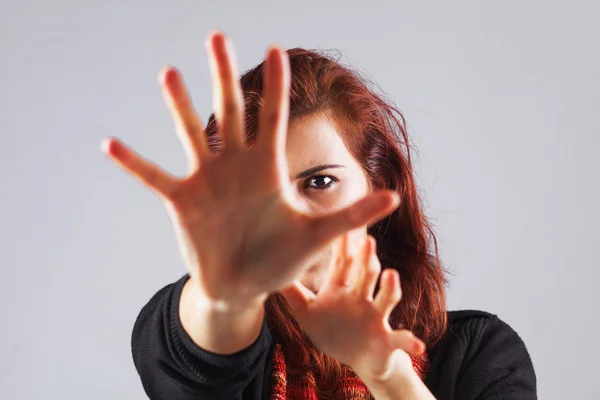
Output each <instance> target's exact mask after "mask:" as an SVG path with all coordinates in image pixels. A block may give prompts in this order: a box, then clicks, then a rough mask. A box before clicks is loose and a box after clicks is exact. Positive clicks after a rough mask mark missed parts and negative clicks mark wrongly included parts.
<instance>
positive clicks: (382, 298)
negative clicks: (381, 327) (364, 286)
mask: <svg viewBox="0 0 600 400" xmlns="http://www.w3.org/2000/svg"><path fill="white" fill-rule="evenodd" d="M380 279H381V284H380V288H379V292H377V296H375V299H374V300H373V303H374V304H375V307H376V308H377V309H378V310H379V313H380V314H381V315H382V316H383V320H384V321H387V320H388V319H389V318H390V314H391V313H392V311H393V310H394V307H396V305H397V304H398V302H399V301H400V299H401V298H402V290H401V288H400V276H399V274H398V271H396V270H395V269H393V268H386V269H385V270H384V271H383V272H382V273H381V278H380Z"/></svg>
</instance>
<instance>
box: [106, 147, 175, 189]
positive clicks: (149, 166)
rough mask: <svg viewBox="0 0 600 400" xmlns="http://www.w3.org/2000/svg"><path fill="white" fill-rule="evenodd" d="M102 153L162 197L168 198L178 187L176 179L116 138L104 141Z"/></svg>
mask: <svg viewBox="0 0 600 400" xmlns="http://www.w3.org/2000/svg"><path fill="white" fill-rule="evenodd" d="M102 151H103V152H104V153H105V154H106V155H107V156H109V157H110V158H111V159H112V160H113V161H114V162H115V163H116V164H117V165H118V166H119V167H121V169H123V170H124V171H125V172H128V173H129V174H131V175H133V176H134V177H135V178H136V179H138V180H139V181H140V182H142V184H144V185H145V186H147V187H148V188H150V189H152V190H153V191H155V192H157V193H158V194H159V195H161V196H163V197H166V198H170V197H171V196H172V194H173V193H174V192H175V188H176V187H177V186H178V185H179V180H178V179H177V178H175V177H174V176H172V175H171V174H169V173H168V172H166V171H163V170H162V169H161V168H160V167H158V166H157V165H156V164H154V163H152V162H150V161H147V160H145V159H144V158H142V157H141V156H140V155H138V154H136V153H135V152H134V151H133V150H132V149H130V148H129V147H127V146H126V145H125V144H123V143H121V141H120V140H118V139H116V138H108V139H104V140H103V141H102Z"/></svg>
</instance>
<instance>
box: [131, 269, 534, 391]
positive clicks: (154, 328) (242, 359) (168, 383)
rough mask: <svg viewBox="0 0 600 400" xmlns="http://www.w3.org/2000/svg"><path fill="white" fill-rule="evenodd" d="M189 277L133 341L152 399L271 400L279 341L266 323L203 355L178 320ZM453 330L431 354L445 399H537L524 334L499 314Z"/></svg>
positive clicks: (463, 321) (470, 315) (141, 321)
mask: <svg viewBox="0 0 600 400" xmlns="http://www.w3.org/2000/svg"><path fill="white" fill-rule="evenodd" d="M187 279H188V276H187V275H186V276H184V277H183V278H181V279H180V280H178V281H177V282H175V283H172V284H170V285H167V286H166V287H164V288H163V289H161V290H160V291H158V293H156V294H155V295H154V296H153V297H152V298H151V299H150V301H149V302H148V304H146V305H145V306H144V308H143V309H142V311H141V312H140V314H139V316H138V318H137V320H136V322H135V325H134V327H133V333H132V338H131V347H132V354H133V361H134V364H135V367H136V368H137V371H138V373H139V375H140V378H141V380H142V385H143V387H144V390H145V391H146V394H147V395H148V397H149V398H150V399H152V400H192V399H193V400H199V399H224V400H225V399H226V400H233V399H235V400H259V399H265V400H266V399H269V396H270V389H271V386H270V375H271V355H272V351H273V346H274V343H273V340H272V337H271V335H270V333H269V329H268V327H267V322H266V319H265V320H264V322H263V327H262V331H261V332H260V335H259V337H258V339H256V341H255V342H254V343H253V344H251V345H250V346H249V347H247V348H246V349H243V350H241V351H239V352H238V353H236V354H232V355H218V354H214V353H211V352H208V351H206V350H203V349H201V348H199V347H198V346H197V345H196V344H194V342H193V341H192V340H191V339H190V337H189V336H188V335H187V334H186V332H185V331H184V329H183V327H182V325H181V321H180V319H179V311H178V307H179V299H180V297H181V290H182V288H183V285H184V283H185V282H186V281H187ZM448 321H449V324H448V331H447V333H446V335H445V336H444V338H443V339H442V341H441V342H440V343H439V344H438V345H437V346H435V347H434V348H431V349H429V350H428V355H429V360H430V369H429V373H428V374H427V377H426V379H425V384H426V385H427V387H428V388H429V390H430V391H431V392H432V393H433V395H434V396H435V398H436V399H438V400H454V399H456V400H533V399H537V394H536V376H535V372H534V369H533V365H532V362H531V358H530V356H529V353H528V351H527V349H526V347H525V344H524V343H523V341H522V340H521V338H520V337H519V336H518V334H517V333H516V332H515V331H514V330H513V329H512V328H511V327H510V326H509V325H507V324H506V323H505V322H503V321H502V320H500V319H499V318H498V317H497V316H496V315H493V314H490V313H487V312H483V311H474V310H463V311H449V312H448Z"/></svg>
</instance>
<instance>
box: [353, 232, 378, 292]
mask: <svg viewBox="0 0 600 400" xmlns="http://www.w3.org/2000/svg"><path fill="white" fill-rule="evenodd" d="M367 241H368V243H369V245H368V250H367V251H365V254H364V258H363V263H362V268H361V273H360V284H359V285H358V286H357V289H356V290H357V295H358V296H359V297H361V298H363V299H367V300H370V301H372V300H373V292H374V291H375V286H376V285H377V278H378V277H379V273H380V272H381V264H380V263H379V259H378V258H377V253H376V251H375V249H376V241H375V238H373V236H371V235H368V236H367Z"/></svg>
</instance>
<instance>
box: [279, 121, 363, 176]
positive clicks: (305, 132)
mask: <svg viewBox="0 0 600 400" xmlns="http://www.w3.org/2000/svg"><path fill="white" fill-rule="evenodd" d="M286 155H287V158H288V163H289V164H290V166H291V165H300V166H306V165H309V164H315V163H324V162H328V161H333V160H334V159H335V160H337V161H336V162H343V161H344V160H348V159H352V156H351V154H350V152H349V151H348V149H347V148H346V145H345V144H344V141H343V140H342V137H341V136H340V134H339V132H338V130H337V128H336V127H335V125H333V124H332V123H331V122H330V121H329V120H328V119H327V118H326V117H324V116H310V117H306V118H303V119H299V120H295V121H293V122H291V123H290V124H289V126H288V134H287V144H286Z"/></svg>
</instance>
